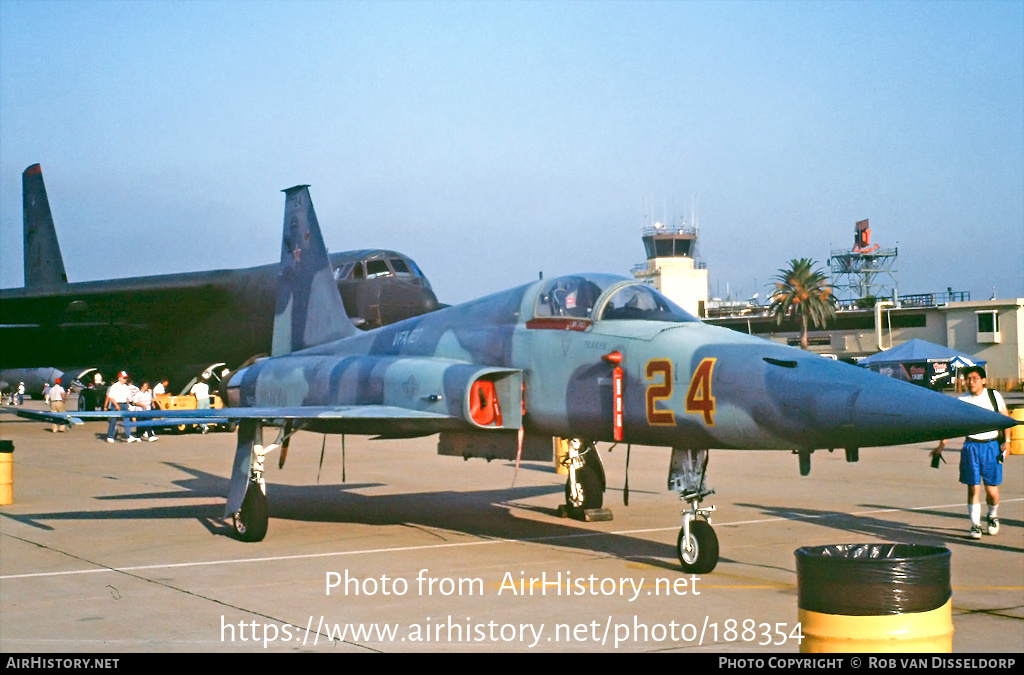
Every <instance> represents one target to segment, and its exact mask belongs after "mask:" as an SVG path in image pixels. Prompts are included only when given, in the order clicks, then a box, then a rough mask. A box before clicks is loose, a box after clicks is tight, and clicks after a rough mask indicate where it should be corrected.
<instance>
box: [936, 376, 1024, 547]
mask: <svg viewBox="0 0 1024 675" xmlns="http://www.w3.org/2000/svg"><path fill="white" fill-rule="evenodd" d="M963 374H964V380H965V381H966V383H967V393H966V394H963V395H962V396H960V400H961V401H965V402H967V403H970V404H972V405H976V406H978V407H981V408H987V409H989V410H994V411H995V412H998V413H1002V414H1003V415H1006V414H1007V412H1006V402H1005V401H1003V397H1002V395H1001V394H1000V393H999V392H998V391H993V390H991V389H989V388H988V387H987V385H988V379H987V377H986V374H985V369H984V368H982V367H981V366H969V367H968V368H966V369H965V370H964V371H963ZM945 447H946V441H944V440H941V441H939V445H938V447H937V448H935V449H934V450H932V453H931V454H932V457H938V456H939V455H941V454H942V450H943V448H945ZM1009 449H1010V446H1009V444H1008V443H1007V442H1006V438H1005V435H1003V434H1002V432H998V431H989V432H985V433H979V434H972V435H970V436H968V437H967V438H966V440H964V446H963V449H962V450H960V482H961V483H963V484H964V485H966V486H967V515H968V516H969V517H970V519H971V529H970V530H969V531H968V536H969V537H971V539H981V534H982V532H983V530H982V528H981V493H982V486H984V489H985V501H986V502H987V504H988V518H987V522H986V528H985V530H984V532H985V533H987V534H996V533H998V532H999V486H1000V485H1001V484H1002V482H1003V459H1004V458H1005V457H1006V454H1007V452H1008V451H1009Z"/></svg>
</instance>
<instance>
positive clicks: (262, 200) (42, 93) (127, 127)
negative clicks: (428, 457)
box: [0, 0, 1024, 302]
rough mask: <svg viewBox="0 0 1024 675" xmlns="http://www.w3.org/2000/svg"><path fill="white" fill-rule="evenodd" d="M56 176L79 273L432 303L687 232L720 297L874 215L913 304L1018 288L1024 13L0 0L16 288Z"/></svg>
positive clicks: (819, 250) (625, 264)
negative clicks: (323, 257) (318, 229)
mask: <svg viewBox="0 0 1024 675" xmlns="http://www.w3.org/2000/svg"><path fill="white" fill-rule="evenodd" d="M36 162H39V163H41V164H42V167H43V175H44V178H45V180H46V186H47V190H48V193H49V196H50V201H51V206H52V208H53V212H54V216H55V219H56V222H57V230H58V236H59V237H60V241H61V246H62V250H63V253H64V258H65V262H66V264H67V268H68V275H69V277H70V278H71V280H72V281H84V280H90V279H101V278H109V277H115V276H131V275H137V274H155V273H165V272H179V271H190V270H201V269H212V268H224V267H243V266H249V265H256V264H263V263H268V262H273V261H276V260H277V258H278V251H279V246H280V243H279V242H280V236H281V232H280V231H281V220H282V216H283V211H284V200H283V195H282V194H281V192H280V190H282V189H283V188H286V187H290V186H291V185H295V184H298V183H308V184H310V185H311V186H312V187H311V194H312V196H313V202H314V205H315V206H316V209H317V214H318V215H319V218H320V222H321V225H322V227H323V229H324V236H325V239H326V241H327V245H328V247H329V248H330V249H331V250H346V249H352V248H363V247H385V248H394V249H397V250H400V251H404V252H406V253H408V254H409V255H411V256H412V257H413V258H414V259H415V260H416V261H417V262H418V263H419V264H420V266H421V267H422V268H423V270H424V271H425V272H426V273H427V275H428V276H429V277H430V279H431V280H432V282H433V283H434V286H435V289H436V290H437V293H438V296H439V297H440V298H441V300H442V301H447V302H460V301H464V300H468V299H471V298H473V297H476V296H478V295H481V294H483V293H488V292H493V291H497V290H501V289H503V288H506V287H510V286H514V285H518V284H520V283H523V282H526V281H530V280H532V279H535V278H536V277H537V273H538V272H539V271H543V272H544V274H545V276H553V275H556V274H562V273H568V272H573V271H600V272H613V273H621V274H629V270H630V268H631V267H632V266H633V265H634V264H637V263H641V262H643V258H644V254H643V248H642V246H641V242H640V237H639V235H640V229H641V226H642V225H643V224H644V223H645V222H650V220H651V219H654V220H672V218H673V217H674V216H675V217H678V216H682V215H685V216H689V214H690V212H691V207H692V206H693V205H695V206H696V212H697V214H698V220H699V225H700V227H701V240H700V250H701V257H702V259H703V260H704V261H705V262H706V263H707V264H708V268H709V272H710V278H711V289H712V292H713V293H721V294H722V295H724V294H725V293H726V290H727V289H728V290H729V291H731V293H732V294H733V295H734V296H742V297H746V296H749V295H751V294H752V293H754V292H755V291H761V294H762V297H764V292H765V288H766V286H767V284H768V282H769V281H770V280H771V277H772V276H773V275H774V274H775V273H776V271H777V270H778V268H780V267H782V266H784V265H785V264H786V263H787V261H788V260H789V259H791V258H796V257H810V258H814V259H816V260H818V261H819V262H820V263H821V265H822V266H824V264H825V261H826V259H827V258H828V256H829V252H830V250H831V249H832V248H849V247H850V246H851V245H852V242H853V230H854V223H855V222H856V221H857V220H861V219H864V218H869V219H870V220H871V225H872V230H873V233H872V239H873V242H877V243H880V244H882V245H883V246H886V247H890V246H896V245H897V244H898V246H899V264H898V275H899V284H900V285H899V290H900V292H901V293H920V292H930V291H944V290H945V289H946V288H947V287H952V288H953V289H954V290H966V291H970V292H971V293H972V296H973V297H974V299H987V298H988V297H989V296H991V295H992V293H993V288H994V289H995V292H996V294H997V295H998V297H1001V298H1006V297H1024V3H1022V2H1021V1H1002V2H952V3H947V2H936V1H934V0H928V1H927V2H920V3H919V2H781V1H780V2H712V3H704V2H650V3H645V2H634V1H631V2H558V1H555V0H550V1H547V2H498V1H488V2H411V1H404V2H396V3H387V2H367V3H364V2H337V1H335V2H327V1H324V2H301V1H297V0H291V1H288V2H267V1H262V2H261V1H258V0H257V1H253V2H225V1H218V0H206V1H201V2H196V1H192V2H188V1H184V0H175V1H172V2H134V1H133V2H103V1H99V0H76V1H74V2H63V1H58V0H49V1H44V2H35V1H34V2H22V1H20V0H0V286H3V287H5V288H6V287H14V286H20V285H21V284H22V263H21V255H22V253H21V238H22V225H21V172H22V171H23V170H24V169H25V168H26V167H27V166H29V165H30V164H33V163H36Z"/></svg>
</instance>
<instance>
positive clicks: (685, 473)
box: [668, 448, 718, 574]
mask: <svg viewBox="0 0 1024 675" xmlns="http://www.w3.org/2000/svg"><path fill="white" fill-rule="evenodd" d="M707 468H708V451H707V450H705V449H701V450H691V449H685V448H672V464H671V466H670V467H669V474H668V487H669V489H670V490H675V491H676V492H678V493H679V499H681V500H683V501H685V502H686V503H687V505H688V508H687V509H686V510H684V511H683V512H682V515H683V527H682V529H680V530H679V537H678V538H677V539H676V552H677V553H678V555H679V564H680V565H681V566H682V568H683V571H685V572H692V573H695V574H704V573H707V572H710V571H711V570H713V569H715V565H717V564H718V535H716V534H715V531H714V529H712V527H711V512H712V511H714V510H715V507H714V506H708V507H704V508H701V507H700V506H699V505H700V503H701V501H703V500H704V498H705V497H708V496H710V495H713V494H714V493H715V491H714V490H711V489H708V488H707V486H706V485H705V484H704V476H705V474H706V473H707ZM698 518H701V519H702V520H698Z"/></svg>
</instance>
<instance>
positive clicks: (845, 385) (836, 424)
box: [765, 357, 1014, 448]
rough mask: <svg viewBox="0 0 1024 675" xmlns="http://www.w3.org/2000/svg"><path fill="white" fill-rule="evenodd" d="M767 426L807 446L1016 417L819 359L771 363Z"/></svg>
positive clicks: (950, 431)
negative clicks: (769, 410) (768, 422)
mask: <svg viewBox="0 0 1024 675" xmlns="http://www.w3.org/2000/svg"><path fill="white" fill-rule="evenodd" d="M765 360H766V361H767V363H768V366H767V370H766V371H765V372H766V377H767V381H768V391H769V393H770V394H771V398H772V400H773V401H774V407H773V409H774V411H775V412H774V414H773V415H772V416H770V418H769V417H768V416H766V419H770V420H771V426H772V429H773V431H774V432H775V433H776V434H777V435H778V436H780V437H783V438H786V439H788V440H789V441H790V442H792V443H794V444H796V445H799V446H802V447H807V448H841V447H871V446H880V445H900V444H903V443H920V442H925V441H933V440H939V439H943V438H956V437H958V436H959V437H963V436H966V435H968V434H972V433H981V432H985V431H991V430H993V429H999V428H1006V427H1010V426H1013V424H1014V421H1013V420H1012V419H1011V418H1009V417H1007V416H1005V415H1001V414H998V413H995V412H992V411H991V410H985V409H983V408H979V407H977V406H974V405H971V404H969V403H965V402H963V401H959V400H957V399H956V398H954V397H952V396H947V395H945V394H940V393H938V392H934V391H931V390H929V389H925V388H924V387H921V386H918V385H915V384H910V383H908V382H902V381H900V380H896V379H893V378H890V377H885V376H882V375H879V374H877V373H872V372H870V371H868V370H865V369H862V368H857V367H855V366H849V365H847V364H842V363H840V364H836V363H829V362H825V361H824V359H820V358H818V357H813V358H811V359H806V358H803V359H795V360H786V361H784V360H772V359H765Z"/></svg>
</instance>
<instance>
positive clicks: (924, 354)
mask: <svg viewBox="0 0 1024 675" xmlns="http://www.w3.org/2000/svg"><path fill="white" fill-rule="evenodd" d="M957 360H959V362H960V365H964V366H971V365H981V364H983V363H985V362H984V361H981V360H979V359H977V358H975V357H973V356H971V355H970V354H964V353H963V352H958V351H957V350H955V349H950V348H949V347H943V346H942V345H937V344H934V343H931V342H926V341H925V340H918V339H914V340H910V341H909V342H904V343H903V344H901V345H896V346H895V347H892V348H891V349H886V350H885V351H884V352H878V353H877V354H874V355H873V356H868V357H865V358H863V359H861V360H860V361H858V362H857V364H858V365H862V366H866V365H871V364H872V363H902V362H904V361H957Z"/></svg>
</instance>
